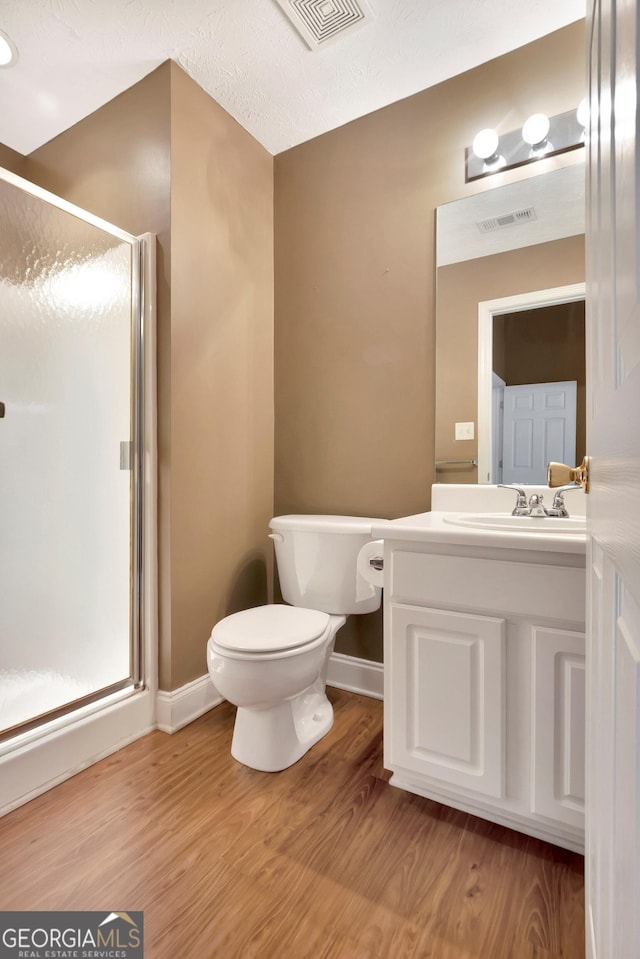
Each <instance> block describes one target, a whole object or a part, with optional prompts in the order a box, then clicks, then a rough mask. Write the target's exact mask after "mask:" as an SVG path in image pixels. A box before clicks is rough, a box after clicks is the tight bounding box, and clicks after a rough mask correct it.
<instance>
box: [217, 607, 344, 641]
mask: <svg viewBox="0 0 640 959" xmlns="http://www.w3.org/2000/svg"><path fill="white" fill-rule="evenodd" d="M330 619H331V617H330V616H329V614H328V613H322V612H320V611H319V610H317V609H302V608H300V607H299V606H285V605H283V604H273V605H270V606H257V607H254V608H253V609H245V610H242V611H241V612H239V613H232V615H231V616H227V617H226V618H225V619H222V620H220V622H219V623H217V625H216V626H214V628H213V632H212V633H211V639H212V640H213V642H214V643H215V644H216V646H218V647H220V648H221V649H223V650H224V649H228V650H229V651H230V652H237V653H277V652H284V651H285V650H292V649H295V648H298V647H300V646H306V645H308V644H309V643H313V642H314V641H315V640H317V639H318V638H319V637H320V636H322V635H323V633H325V632H326V630H327V627H328V625H329V621H330Z"/></svg>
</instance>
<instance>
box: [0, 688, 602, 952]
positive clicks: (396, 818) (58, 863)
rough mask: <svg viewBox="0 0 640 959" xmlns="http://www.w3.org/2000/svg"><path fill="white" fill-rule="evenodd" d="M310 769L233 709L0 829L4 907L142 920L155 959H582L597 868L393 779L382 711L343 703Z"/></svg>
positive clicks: (349, 700) (116, 762) (343, 697)
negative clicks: (589, 890) (239, 729)
mask: <svg viewBox="0 0 640 959" xmlns="http://www.w3.org/2000/svg"><path fill="white" fill-rule="evenodd" d="M330 696H331V699H332V700H333V702H334V709H335V724H334V727H333V729H332V730H331V732H330V733H329V734H328V736H326V737H325V739H323V740H322V741H321V742H320V743H318V744H316V746H315V747H314V748H313V749H312V750H311V751H310V752H309V753H308V754H307V755H306V756H305V757H303V759H301V760H300V762H298V763H296V764H295V766H292V767H291V768H290V769H287V770H284V771H283V772H281V773H275V774H272V773H261V772H258V771H256V770H252V769H247V768H246V767H244V766H242V765H240V764H239V763H236V762H235V761H234V760H233V759H232V758H231V755H230V752H229V750H230V745H231V734H232V728H233V720H234V711H233V708H232V707H231V706H229V705H228V704H226V703H225V704H223V705H222V706H219V707H217V708H216V709H214V710H212V711H211V712H210V713H208V714H207V715H206V716H203V717H202V718H201V719H199V720H197V721H196V722H194V723H192V724H191V725H190V726H188V727H186V728H185V729H183V730H181V731H180V732H178V733H176V734H175V735H174V736H172V737H170V736H167V735H165V734H164V733H160V732H155V733H151V734H150V735H149V736H146V737H144V739H141V740H139V741H138V742H136V743H132V744H131V745H130V746H127V747H126V748H125V749H123V750H121V751H120V752H119V753H116V754H115V755H114V756H111V757H109V758H107V759H105V760H103V761H102V762H100V763H98V764H96V765H95V766H93V767H91V768H90V769H86V770H84V771H83V772H81V773H79V774H78V775H77V776H75V777H74V778H73V779H71V780H68V781H67V782H65V783H62V784H61V785H60V786H57V787H56V788H55V789H52V790H51V791H50V792H48V793H46V794H45V795H43V796H40V797H38V798H37V799H34V800H33V801H32V802H30V803H28V804H27V805H25V806H23V807H21V808H19V809H16V810H14V811H13V812H12V813H10V814H9V815H7V816H5V817H4V819H2V820H0V862H1V863H2V869H1V870H0V908H2V909H24V910H30V909H94V910H112V909H118V910H122V909H125V910H126V909H129V910H138V909H141V910H143V911H144V915H145V941H146V950H145V955H146V956H147V957H149V959H191V957H195V956H202V957H204V959H208V957H218V956H219V957H221V959H222V957H224V959H235V957H237V959H247V957H252V956H255V957H261V959H262V957H264V959H324V957H327V959H343V957H344V959H368V957H389V959H405V957H406V959H413V957H427V956H428V957H430V959H552V957H553V959H557V957H559V956H562V957H563V959H583V957H584V933H583V927H584V907H583V876H582V857H580V856H578V855H575V854H573V853H569V852H566V851H565V850H562V849H559V848H556V847H554V846H551V845H549V844H546V843H544V842H540V841H538V840H535V839H531V838H530V837H527V836H523V835H521V834H519V833H516V832H513V831H511V830H508V829H504V828H502V827H500V826H497V825H495V824H493V823H489V822H485V821H483V820H480V819H477V818H475V817H473V816H469V815H467V814H465V813H462V812H459V811H456V810H453V809H449V808H447V807H446V806H442V805H440V804H438V803H435V802H431V801H430V800H427V799H423V798H422V797H419V796H413V795H411V794H409V793H406V792H404V791H403V790H400V789H396V788H394V787H392V786H390V785H389V784H388V774H387V773H386V771H385V770H384V769H383V766H382V703H380V702H378V701H376V700H371V699H367V698H365V697H360V696H356V695H354V694H351V693H346V692H343V691H340V690H330Z"/></svg>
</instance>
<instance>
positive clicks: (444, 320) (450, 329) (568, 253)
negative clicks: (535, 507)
mask: <svg viewBox="0 0 640 959" xmlns="http://www.w3.org/2000/svg"><path fill="white" fill-rule="evenodd" d="M584 278H585V263H584V236H576V237H568V238H566V239H563V240H555V241H553V242H551V243H541V244H538V245H537V246H529V247H525V248H524V249H521V250H510V251H509V252H507V253H498V254H496V255H495V256H485V257H479V258H478V259H476V260H467V261H465V262H463V263H452V264H450V265H449V266H444V267H440V269H439V270H438V336H437V350H436V355H437V391H436V446H435V448H436V457H437V459H439V460H459V459H469V458H470V457H475V456H477V455H478V441H477V435H476V438H475V439H474V440H455V439H454V424H455V423H457V422H463V423H466V422H477V416H478V303H479V302H481V301H483V300H493V299H498V298H500V297H505V296H515V295H516V294H518V293H527V292H530V291H532V290H545V289H551V288H553V287H557V286H566V285H568V284H572V283H582V282H584ZM505 335H506V333H505ZM438 480H439V481H440V482H452V483H476V482H477V481H478V479H477V471H476V470H465V471H456V470H453V469H447V472H446V475H445V474H444V473H442V472H441V473H438Z"/></svg>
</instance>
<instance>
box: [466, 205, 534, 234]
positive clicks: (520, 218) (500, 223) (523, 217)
mask: <svg viewBox="0 0 640 959" xmlns="http://www.w3.org/2000/svg"><path fill="white" fill-rule="evenodd" d="M537 219H538V217H537V216H536V211H535V210H534V208H533V207H532V206H530V207H528V208H527V209H526V210H517V211H516V212H515V213H505V214H504V216H494V217H491V219H490V220H480V221H479V222H478V223H477V224H476V226H477V227H478V229H479V230H480V232H481V233H493V232H494V231H495V230H502V229H504V227H505V226H516V225H517V224H518V223H528V222H529V221H530V220H537Z"/></svg>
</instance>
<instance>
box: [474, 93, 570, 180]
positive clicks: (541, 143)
mask: <svg viewBox="0 0 640 959" xmlns="http://www.w3.org/2000/svg"><path fill="white" fill-rule="evenodd" d="M588 113H589V111H588V103H587V101H586V100H583V101H582V103H581V104H580V106H579V107H578V109H577V110H569V111H568V112H567V113H559V114H558V115H557V116H554V117H548V116H547V115H546V114H544V113H534V114H533V115H532V116H530V117H529V118H528V119H527V120H526V122H525V124H524V126H523V127H522V130H515V131H513V132H511V133H503V134H501V135H498V133H497V132H496V131H495V130H491V129H485V130H481V131H480V132H479V133H478V134H477V135H476V137H475V138H474V141H473V145H472V146H471V147H467V150H466V163H465V181H466V182H467V183H468V182H469V181H470V180H478V179H480V177H485V176H490V175H491V174H492V173H497V172H498V171H499V170H510V169H511V168H512V167H517V166H522V165H523V164H525V163H534V162H535V161H536V160H541V159H542V158H543V157H549V156H554V155H555V154H558V153H567V152H568V151H569V150H576V149H578V147H582V146H584V138H585V127H586V124H587V122H588Z"/></svg>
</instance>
